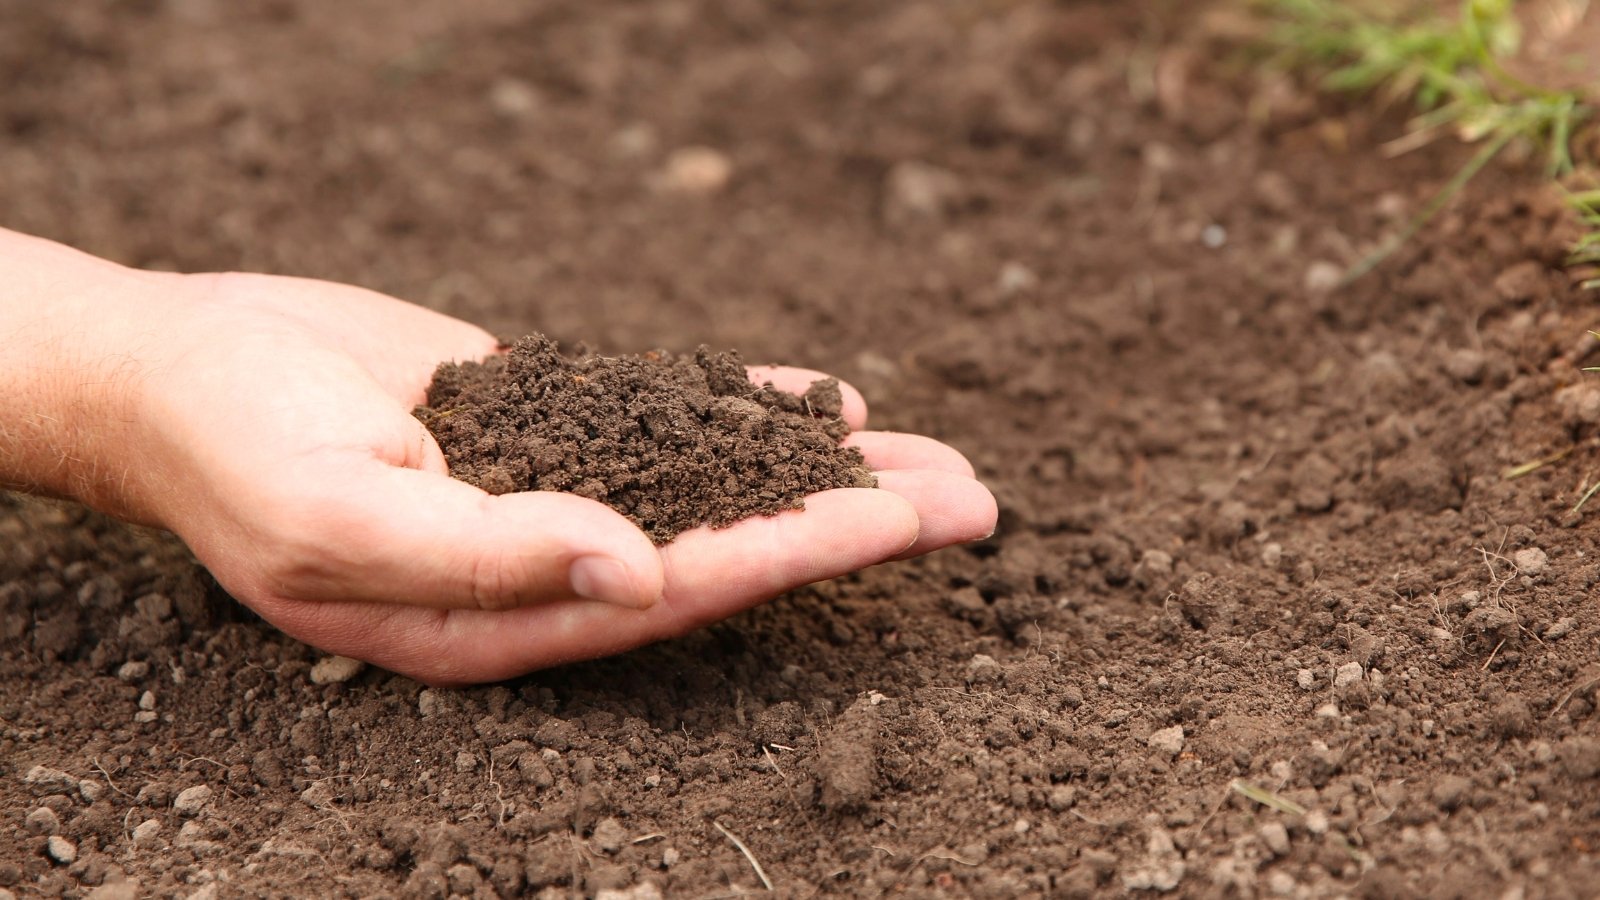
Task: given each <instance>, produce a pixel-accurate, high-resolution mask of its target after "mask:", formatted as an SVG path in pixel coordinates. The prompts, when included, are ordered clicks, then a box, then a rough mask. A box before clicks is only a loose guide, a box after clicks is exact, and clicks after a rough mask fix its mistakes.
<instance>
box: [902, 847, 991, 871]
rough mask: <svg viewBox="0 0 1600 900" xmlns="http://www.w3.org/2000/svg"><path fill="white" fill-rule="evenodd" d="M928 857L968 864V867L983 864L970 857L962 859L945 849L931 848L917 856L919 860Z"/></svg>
mask: <svg viewBox="0 0 1600 900" xmlns="http://www.w3.org/2000/svg"><path fill="white" fill-rule="evenodd" d="M928 859H937V860H940V861H942V862H953V863H958V864H960V865H963V866H967V867H968V868H977V867H978V866H981V865H983V863H982V862H973V861H972V860H970V859H962V858H961V857H959V856H957V855H955V854H954V853H946V852H945V851H943V850H929V851H928V852H927V853H924V854H922V855H921V856H919V857H917V862H922V861H923V860H928Z"/></svg>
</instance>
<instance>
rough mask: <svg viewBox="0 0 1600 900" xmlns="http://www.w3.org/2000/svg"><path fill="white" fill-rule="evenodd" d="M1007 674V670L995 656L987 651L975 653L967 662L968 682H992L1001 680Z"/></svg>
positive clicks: (970, 683)
mask: <svg viewBox="0 0 1600 900" xmlns="http://www.w3.org/2000/svg"><path fill="white" fill-rule="evenodd" d="M1004 676H1005V670H1003V669H1002V668H1001V667H1000V663H999V661H998V660H996V659H995V658H994V657H992V656H989V655H988V654H985V653H978V654H975V655H974V656H973V657H972V659H971V660H969V661H968V662H967V684H969V685H975V684H992V683H994V682H997V681H1000V680H1001V679H1002V678H1003V677H1004Z"/></svg>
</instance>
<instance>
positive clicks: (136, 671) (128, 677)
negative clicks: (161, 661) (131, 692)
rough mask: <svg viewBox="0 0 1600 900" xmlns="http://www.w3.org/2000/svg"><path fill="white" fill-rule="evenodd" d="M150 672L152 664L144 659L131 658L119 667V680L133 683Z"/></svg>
mask: <svg viewBox="0 0 1600 900" xmlns="http://www.w3.org/2000/svg"><path fill="white" fill-rule="evenodd" d="M149 674H150V664H149V663H147V662H145V661H144V660H142V659H131V660H128V661H127V662H125V663H123V664H122V665H121V666H118V667H117V680H118V681H124V682H128V683H130V684H131V683H133V682H135V681H139V680H141V679H142V678H144V677H145V676H146V675H149Z"/></svg>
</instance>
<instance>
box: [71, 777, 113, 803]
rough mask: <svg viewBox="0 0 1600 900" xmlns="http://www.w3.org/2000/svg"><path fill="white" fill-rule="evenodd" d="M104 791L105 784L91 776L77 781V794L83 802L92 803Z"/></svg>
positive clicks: (103, 793) (102, 794)
mask: <svg viewBox="0 0 1600 900" xmlns="http://www.w3.org/2000/svg"><path fill="white" fill-rule="evenodd" d="M105 792H106V786H105V785H103V784H101V783H100V782H98V781H95V780H94V779H93V778H85V779H84V780H82V781H80V782H78V796H80V797H82V798H83V802H85V803H93V802H95V801H96V800H99V799H100V798H101V797H102V796H104V795H105Z"/></svg>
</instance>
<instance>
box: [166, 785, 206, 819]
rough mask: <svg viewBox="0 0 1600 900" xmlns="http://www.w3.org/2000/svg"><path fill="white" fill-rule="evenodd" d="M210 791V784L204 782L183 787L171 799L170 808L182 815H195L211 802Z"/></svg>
mask: <svg viewBox="0 0 1600 900" xmlns="http://www.w3.org/2000/svg"><path fill="white" fill-rule="evenodd" d="M212 793H213V792H212V790H211V788H210V786H208V785H204V784H197V785H195V786H194V787H191V788H184V789H183V790H182V791H180V792H179V793H178V796H177V797H175V798H174V799H173V801H172V808H173V809H174V810H176V811H177V813H178V814H179V815H182V816H197V815H199V814H200V811H201V810H203V809H205V808H206V804H207V803H210V802H211V795H212Z"/></svg>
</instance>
